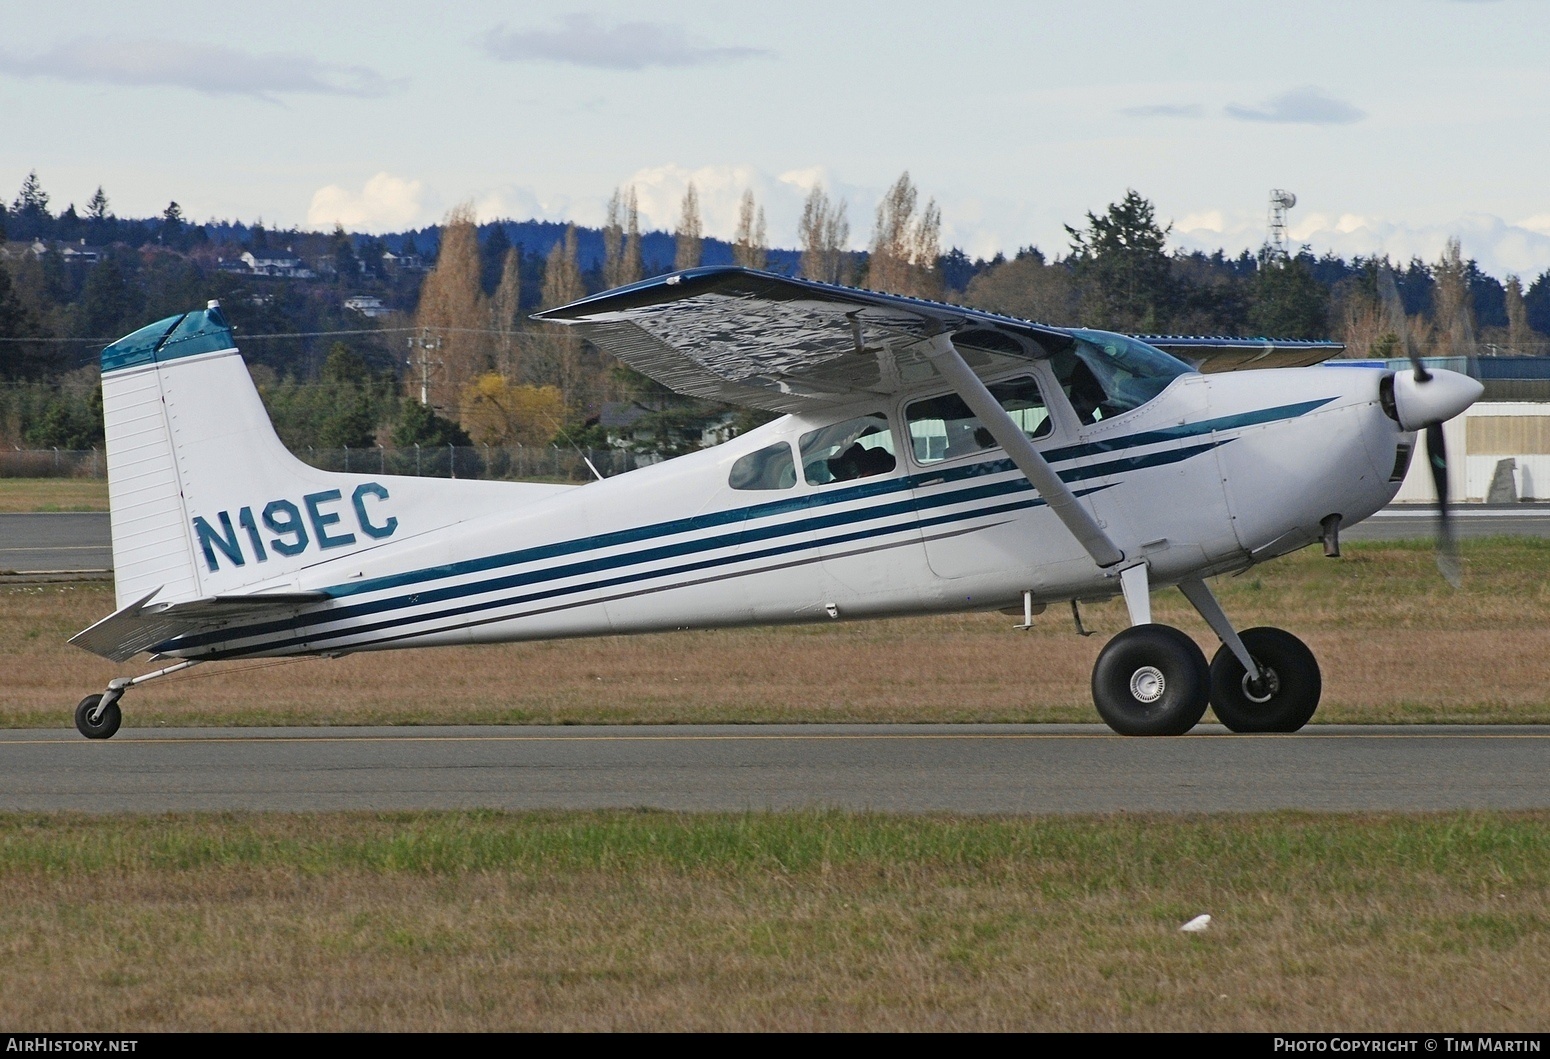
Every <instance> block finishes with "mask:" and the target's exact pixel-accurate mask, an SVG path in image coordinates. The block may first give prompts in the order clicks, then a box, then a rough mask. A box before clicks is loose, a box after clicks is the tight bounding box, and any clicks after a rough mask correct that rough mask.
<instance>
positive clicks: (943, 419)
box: [904, 377, 1054, 463]
mask: <svg viewBox="0 0 1550 1059" xmlns="http://www.w3.org/2000/svg"><path fill="white" fill-rule="evenodd" d="M987 389H989V390H990V394H991V396H992V397H994V398H995V399H996V400H997V401H999V402H1000V404H1001V407H1002V408H1005V409H1006V411H1007V414H1008V415H1010V416H1011V417H1012V422H1014V423H1016V424H1017V425H1018V427H1020V428H1021V429H1022V432H1023V433H1024V434H1027V435H1028V437H1030V438H1042V437H1047V436H1048V435H1049V433H1050V432H1051V431H1052V430H1053V429H1054V424H1053V423H1051V422H1050V418H1049V409H1048V408H1046V407H1045V405H1044V398H1043V396H1042V395H1041V394H1040V393H1039V384H1038V383H1036V382H1034V381H1033V379H1031V378H1028V377H1024V378H1019V379H1007V380H1006V381H1004V382H997V383H991V384H990V386H988V387H987ZM904 416H905V419H906V420H908V422H909V430H910V449H911V451H913V452H914V454H915V462H916V463H939V462H941V461H942V460H953V459H957V458H958V457H960V456H971V455H973V454H974V453H976V452H983V451H985V450H986V449H993V448H995V447H996V440H995V438H992V437H991V436H990V431H989V430H987V429H985V425H984V424H983V423H981V422H980V421H979V419H977V418H976V417H975V415H974V413H973V412H971V411H969V408H968V406H967V405H965V404H964V403H963V398H961V397H959V396H958V395H957V394H955V393H949V394H943V395H942V396H941V397H931V398H927V399H926V400H924V401H916V402H915V403H914V404H911V405H910V406H909V407H907V408H906V409H905V410H904Z"/></svg>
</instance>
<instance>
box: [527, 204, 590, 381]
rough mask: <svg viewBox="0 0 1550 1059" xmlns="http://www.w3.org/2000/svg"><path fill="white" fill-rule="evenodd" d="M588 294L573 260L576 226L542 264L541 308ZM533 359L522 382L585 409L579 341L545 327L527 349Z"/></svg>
mask: <svg viewBox="0 0 1550 1059" xmlns="http://www.w3.org/2000/svg"><path fill="white" fill-rule="evenodd" d="M586 293H587V288H586V284H585V282H583V280H582V278H581V265H580V264H579V263H578V262H577V258H576V226H575V225H574V224H573V225H570V226H569V227H567V228H566V229H565V238H564V240H563V241H561V242H558V243H555V244H554V248H553V249H552V250H550V251H549V258H548V260H547V261H546V262H545V264H544V286H543V303H544V304H543V307H544V308H545V309H552V308H554V307H555V306H557V305H565V304H566V303H568V302H573V301H575V300H577V299H578V298H581V297H584V296H585V295H586ZM530 348H531V350H532V351H533V353H534V356H533V357H531V358H530V362H529V364H528V365H527V368H528V370H527V372H526V375H527V378H526V380H525V381H528V382H532V383H536V384H540V385H542V384H550V385H555V386H558V387H559V389H560V393H561V395H562V396H563V397H564V398H565V404H566V405H567V406H568V407H570V408H580V407H584V406H585V405H586V403H587V401H588V400H589V399H590V396H591V386H590V380H589V379H588V378H587V372H586V371H585V368H584V364H583V357H582V353H583V350H582V345H581V339H580V338H578V337H577V336H576V335H575V333H574V332H572V331H571V329H570V328H568V327H564V326H562V325H560V324H546V325H544V334H543V336H542V338H541V339H540V340H539V341H535V342H534V343H532V345H531V346H530Z"/></svg>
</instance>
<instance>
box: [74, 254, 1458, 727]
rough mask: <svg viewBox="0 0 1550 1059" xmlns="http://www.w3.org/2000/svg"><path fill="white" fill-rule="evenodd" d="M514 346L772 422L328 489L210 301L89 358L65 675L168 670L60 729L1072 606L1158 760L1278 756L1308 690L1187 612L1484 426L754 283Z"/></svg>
mask: <svg viewBox="0 0 1550 1059" xmlns="http://www.w3.org/2000/svg"><path fill="white" fill-rule="evenodd" d="M537 318H538V319H540V320H545V321H550V322H553V323H557V324H565V325H569V326H572V327H574V328H576V329H577V330H578V331H579V332H580V333H581V334H582V335H583V336H584V337H585V338H586V339H588V340H589V341H591V342H593V343H595V344H596V345H597V346H598V347H600V348H601V349H603V350H606V351H607V352H609V353H611V354H613V355H614V356H616V357H618V358H619V359H620V360H622V361H624V362H625V363H627V364H629V365H631V366H632V367H634V368H636V369H638V370H639V371H641V372H644V373H645V374H646V375H648V376H650V377H652V378H654V379H656V380H657V381H659V382H661V383H663V384H664V385H666V386H668V387H670V388H671V389H673V390H675V391H677V392H679V393H683V394H689V395H694V396H698V397H704V398H710V399H714V400H717V401H723V402H728V403H731V404H736V405H743V406H749V407H752V408H758V409H765V410H769V411H774V412H778V413H785V414H784V415H783V416H782V417H781V418H777V419H775V420H774V421H773V422H770V423H767V424H765V425H764V426H761V427H758V428H757V429H754V430H750V431H748V432H747V433H744V434H742V435H741V436H739V437H736V438H734V439H733V440H731V441H728V442H726V443H725V444H722V445H718V446H716V447H714V448H710V449H705V450H702V451H699V452H696V453H692V454H690V455H687V456H683V457H680V458H678V459H673V460H669V461H666V462H663V463H660V464H657V465H655V466H650V467H645V468H641V469H639V470H635V471H631V472H629V473H627V474H621V475H618V476H615V477H612V478H607V479H604V480H601V481H596V482H591V483H588V484H586V485H582V486H563V485H542V484H525V483H511V482H488V481H461V480H447V479H428V478H412V477H393V476H386V475H369V474H348V473H346V474H335V473H330V472H325V471H320V470H316V469H314V468H312V467H309V466H307V465H305V464H303V463H302V462H300V461H299V460H297V459H296V458H295V457H293V456H292V455H291V454H290V453H289V452H288V451H287V450H286V449H285V448H284V446H283V445H282V444H281V443H280V441H279V439H278V438H277V437H276V435H275V432H274V429H273V427H272V425H271V424H270V422H269V419H268V416H267V415H266V413H265V411H264V408H263V405H262V404H261V402H260V400H259V397H258V393H257V391H256V390H255V389H254V386H253V383H252V380H251V378H250V377H249V375H248V373H247V370H246V368H245V366H244V364H243V361H242V359H241V357H240V356H239V354H238V352H237V350H236V348H235V344H234V341H233V337H232V331H231V329H230V328H229V327H228V326H227V324H226V322H225V320H224V318H223V317H222V314H221V311H220V308H219V306H218V305H217V304H216V303H213V302H212V303H211V304H210V306H209V307H208V308H207V309H204V310H199V311H195V312H190V313H187V314H184V315H182V316H175V317H171V318H168V319H166V320H162V321H160V322H158V323H155V324H152V325H151V326H149V327H146V328H143V329H142V330H139V331H136V332H135V333H133V334H131V335H129V336H127V337H126V338H123V339H121V340H120V341H118V342H115V343H113V344H112V345H111V346H109V347H107V348H106V349H105V350H104V351H103V353H102V385H103V408H104V416H105V421H106V429H107V453H108V482H109V496H110V501H111V518H112V533H113V561H114V566H115V572H116V577H117V585H116V588H117V605H118V610H117V611H116V612H115V613H113V614H112V615H110V616H108V617H106V618H103V619H102V620H101V621H99V622H97V623H96V624H95V625H93V626H91V627H90V628H88V629H86V630H85V631H84V632H81V633H79V634H77V635H76V636H75V637H73V639H72V640H71V642H72V643H75V644H78V645H79V646H81V647H83V648H85V649H87V650H89V651H93V652H95V653H97V654H99V655H102V656H104V657H106V658H109V659H112V660H113V661H116V662H124V661H127V660H129V659H130V658H132V657H134V656H135V655H137V654H139V653H141V652H146V651H149V652H151V653H152V654H153V656H154V657H153V658H152V662H153V663H167V664H166V665H164V666H163V668H160V669H157V670H154V671H153V672H150V673H146V674H144V675H142V676H137V677H121V678H118V679H115V680H113V681H112V682H111V683H110V684H109V685H108V688H107V690H106V691H104V692H103V693H102V694H100V695H91V696H88V697H87V698H85V699H84V700H82V702H81V703H80V705H79V706H78V707H77V708H76V713H75V722H76V726H77V728H78V729H79V730H80V731H81V732H82V734H84V735H86V736H88V737H90V738H96V739H105V738H108V737H109V736H111V735H113V733H114V732H115V731H116V730H117V729H118V727H119V724H120V722H121V720H122V712H121V708H120V705H119V700H120V699H121V698H122V696H123V694H124V693H125V691H127V690H128V689H129V688H130V687H133V686H135V685H137V684H140V683H143V682H145V681H147V680H152V679H155V678H158V677H161V676H163V675H166V674H169V673H175V672H178V671H180V670H183V669H186V668H188V667H189V666H193V665H196V664H199V663H201V662H204V661H209V660H220V659H243V658H262V657H277V656H288V655H324V656H336V655H343V654H349V653H351V652H355V651H378V650H385V649H390V648H400V647H429V646H434V645H439V644H468V643H495V642H505V641H515V640H537V639H548V638H557V637H574V636H595V635H610V634H619V633H641V632H656V631H661V630H671V629H681V628H686V627H692V628H710V627H722V626H740V625H755V624H775V623H786V622H828V621H835V620H850V619H859V618H880V617H890V616H898V615H910V614H925V613H937V612H947V611H965V610H980V609H991V608H995V609H1003V610H1008V611H1010V612H1013V613H1019V614H1021V615H1023V620H1024V625H1028V624H1031V622H1032V619H1033V615H1034V614H1035V613H1038V612H1041V611H1042V610H1043V609H1044V608H1045V607H1046V606H1047V605H1049V604H1051V603H1062V602H1067V601H1070V603H1071V606H1072V610H1073V617H1075V618H1076V619H1077V622H1078V628H1079V629H1080V615H1079V613H1077V611H1076V605H1077V603H1078V602H1079V601H1086V600H1096V599H1103V598H1108V597H1112V596H1115V595H1123V597H1124V600H1125V603H1126V606H1127V609H1128V612H1129V620H1130V627H1129V628H1128V629H1126V630H1124V631H1122V632H1120V633H1119V634H1117V635H1115V636H1114V637H1113V638H1112V639H1111V640H1110V641H1109V643H1108V644H1107V645H1106V646H1105V647H1104V649H1103V651H1102V653H1101V654H1100V655H1099V658H1098V661H1097V664H1096V665H1095V667H1094V669H1093V674H1092V694H1093V699H1094V702H1095V704H1096V706H1097V708H1098V712H1099V714H1100V715H1101V716H1102V718H1103V719H1104V721H1106V722H1107V723H1108V724H1109V725H1110V726H1111V727H1112V728H1113V729H1114V730H1115V731H1117V732H1121V733H1124V734H1128V735H1176V734H1181V733H1184V732H1187V731H1189V730H1190V729H1191V728H1192V727H1193V726H1194V725H1195V724H1196V723H1197V722H1198V721H1199V720H1200V718H1201V717H1202V716H1203V714H1204V712H1205V710H1206V707H1207V705H1208V704H1209V705H1210V706H1212V707H1214V709H1215V711H1216V715H1217V717H1218V718H1219V719H1220V720H1221V721H1222V722H1223V723H1224V724H1226V725H1227V727H1229V728H1230V729H1232V730H1234V731H1240V732H1254V731H1272V732H1289V731H1295V730H1296V729H1298V728H1300V727H1301V726H1302V725H1304V724H1305V723H1306V722H1307V721H1308V720H1309V718H1310V717H1311V716H1312V715H1313V712H1314V710H1315V708H1316V707H1317V705H1318V702H1319V695H1320V686H1321V685H1320V679H1321V678H1320V674H1319V667H1318V663H1317V662H1316V661H1315V659H1314V657H1313V655H1312V653H1311V652H1310V651H1309V650H1308V648H1307V647H1306V646H1305V645H1304V644H1303V643H1302V642H1301V641H1300V640H1298V639H1297V638H1296V637H1294V636H1292V635H1291V634H1290V633H1287V632H1284V631H1281V630H1279V629H1271V628H1262V629H1248V630H1245V631H1243V632H1241V633H1240V632H1238V631H1237V630H1235V629H1234V627H1233V625H1232V623H1231V622H1229V620H1228V618H1227V616H1226V615H1225V614H1224V613H1223V611H1222V608H1221V607H1220V606H1219V605H1218V603H1217V601H1216V598H1215V597H1214V595H1213V594H1212V592H1211V589H1210V588H1209V587H1208V585H1207V582H1206V579H1207V578H1209V577H1212V576H1214V575H1218V574H1226V573H1233V572H1238V571H1242V570H1245V569H1247V568H1249V567H1251V566H1253V565H1255V564H1256V563H1261V562H1264V561H1265V560H1267V559H1270V558H1273V557H1275V556H1279V555H1284V554H1286V553H1288V552H1291V551H1294V550H1296V549H1299V548H1302V547H1304V546H1306V545H1309V544H1311V543H1314V542H1317V541H1320V540H1322V541H1323V542H1324V545H1325V548H1326V550H1327V551H1328V552H1330V553H1332V554H1338V551H1339V532H1340V528H1341V527H1342V526H1346V525H1350V524H1352V523H1355V522H1358V521H1360V520H1361V519H1364V518H1366V517H1367V516H1369V515H1371V514H1372V513H1373V512H1375V511H1377V510H1378V509H1379V508H1381V507H1383V505H1385V504H1386V503H1388V502H1389V501H1390V500H1391V499H1392V498H1393V497H1394V494H1395V493H1396V492H1397V490H1398V488H1399V483H1400V481H1401V479H1402V478H1403V477H1404V475H1405V471H1406V468H1407V467H1408V465H1409V461H1410V456H1411V453H1412V451H1413V450H1414V448H1415V446H1416V441H1417V432H1419V431H1422V430H1425V431H1427V433H1428V435H1429V453H1428V454H1429V456H1430V458H1431V460H1432V462H1433V464H1434V465H1442V464H1444V462H1445V455H1444V453H1443V452H1442V448H1441V433H1442V432H1441V429H1440V426H1439V425H1440V424H1441V423H1442V422H1443V421H1445V420H1447V419H1449V418H1451V417H1453V416H1455V415H1458V414H1459V413H1461V412H1462V411H1463V410H1464V409H1465V408H1467V407H1468V406H1469V405H1470V404H1471V403H1473V402H1474V401H1475V400H1476V399H1477V398H1478V397H1479V395H1480V393H1481V386H1480V384H1479V383H1478V382H1475V381H1474V380H1473V379H1470V378H1469V377H1467V376H1465V375H1461V374H1458V373H1454V372H1448V371H1441V370H1432V371H1427V370H1425V369H1424V367H1423V366H1422V365H1421V363H1420V362H1419V361H1416V363H1415V370H1414V371H1399V372H1395V371H1385V370H1380V369H1371V368H1355V367H1349V368H1348V367H1332V366H1327V365H1326V366H1313V365H1316V364H1317V363H1318V362H1320V361H1322V360H1324V359H1327V358H1328V357H1329V356H1330V355H1331V354H1333V353H1334V352H1336V351H1338V350H1339V348H1340V347H1339V346H1338V345H1335V344H1332V343H1319V342H1280V341H1270V340H1227V339H1191V338H1167V339H1155V340H1153V341H1152V342H1146V341H1142V340H1140V339H1137V338H1133V337H1127V336H1124V335H1119V334H1111V333H1107V332H1102V331H1092V330H1083V329H1068V328H1061V327H1050V326H1045V325H1041V324H1036V323H1030V322H1028V321H1025V320H1018V319H1012V318H1009V317H1005V316H998V315H994V314H991V313H985V312H980V311H977V310H973V309H966V308H962V307H959V306H954V305H947V304H941V303H937V302H931V301H922V300H917V299H912V298H904V297H896V296H892V295H886V294H877V293H873V292H870V291H864V290H858V289H853V288H848V287H840V286H833V285H827V284H822V283H813V282H807V281H803V280H796V279H790V278H786V277H783V276H776V275H771V274H769V273H764V272H757V271H753V270H749V269H743V268H726V267H712V268H698V269H691V270H688V271H684V272H678V273H674V274H672V275H668V276H665V277H658V278H655V279H650V280H646V281H645V282H642V283H636V284H633V285H630V286H626V287H621V288H618V289H616V290H611V291H607V292H605V293H602V294H598V295H596V296H593V297H589V298H585V299H582V300H580V301H577V302H574V303H572V304H570V305H566V306H562V307H560V308H556V309H550V310H548V311H546V312H543V313H539V314H538V316H537ZM1170 351H1171V352H1170ZM1173 354H1178V355H1179V356H1180V357H1185V358H1189V359H1191V360H1193V361H1195V362H1197V363H1199V362H1201V361H1204V362H1205V363H1206V364H1207V366H1208V367H1210V368H1211V369H1213V370H1212V371H1211V372H1210V373H1207V374H1203V373H1201V372H1200V371H1197V370H1195V368H1193V367H1191V365H1190V364H1189V363H1186V362H1185V360H1183V359H1179V358H1178V357H1176V356H1174V355H1173ZM1276 364H1280V365H1291V366H1282V367H1266V365H1276ZM1223 366H1226V367H1229V368H1245V369H1248V370H1229V371H1220V370H1216V369H1218V368H1221V367H1223ZM1444 470H1445V468H1444ZM1445 480H1446V477H1445V474H1443V475H1441V476H1440V477H1439V482H1444V481H1445ZM1441 499H1442V500H1443V502H1444V504H1443V507H1442V510H1443V511H1444V512H1446V495H1445V493H1444V494H1443V495H1442V496H1441ZM1168 585H1176V586H1178V588H1179V589H1180V590H1181V591H1182V592H1183V594H1184V596H1185V597H1186V598H1187V599H1188V600H1189V602H1190V603H1191V604H1193V606H1194V608H1195V609H1196V610H1197V611H1198V612H1199V613H1200V615H1201V617H1202V618H1203V619H1204V620H1205V622H1206V624H1207V625H1208V626H1209V627H1210V628H1211V630H1212V631H1213V632H1214V633H1215V634H1216V636H1217V637H1218V638H1219V639H1220V640H1221V643H1222V646H1221V648H1220V649H1219V650H1218V651H1217V652H1216V655H1215V658H1214V660H1213V661H1211V662H1210V664H1209V665H1208V664H1207V662H1206V659H1205V655H1204V654H1203V652H1202V651H1201V650H1200V648H1199V647H1198V646H1197V645H1196V643H1195V642H1194V641H1193V640H1192V639H1191V638H1190V637H1189V636H1187V635H1185V634H1184V633H1183V632H1181V631H1179V630H1178V629H1174V628H1171V627H1169V626H1166V625H1160V624H1154V623H1153V622H1152V620H1151V606H1150V593H1151V592H1152V591H1153V590H1154V589H1157V588H1159V587H1163V586H1168ZM944 676H945V675H944Z"/></svg>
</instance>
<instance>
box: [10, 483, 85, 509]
mask: <svg viewBox="0 0 1550 1059" xmlns="http://www.w3.org/2000/svg"><path fill="white" fill-rule="evenodd" d="M107 509H108V482H107V479H105V478H0V514H12V513H15V512H28V511H106V510H107Z"/></svg>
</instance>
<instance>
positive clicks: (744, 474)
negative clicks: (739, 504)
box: [728, 441, 797, 489]
mask: <svg viewBox="0 0 1550 1059" xmlns="http://www.w3.org/2000/svg"><path fill="white" fill-rule="evenodd" d="M728 484H729V485H731V486H732V488H733V489H790V488H791V487H792V486H794V485H796V484H797V467H796V463H795V462H793V461H792V459H791V445H790V444H789V443H787V442H784V441H782V442H778V443H777V444H774V445H766V446H765V447H764V448H762V449H758V450H757V451H754V452H750V453H749V454H748V455H746V456H744V457H742V458H741V459H739V460H738V461H737V462H736V463H734V464H733V465H732V474H731V477H730V478H729V479H728Z"/></svg>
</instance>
